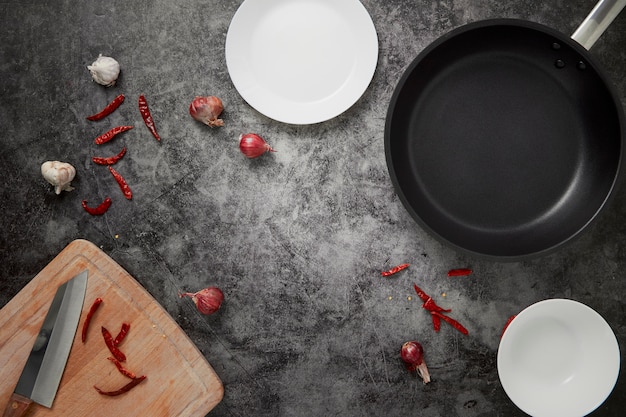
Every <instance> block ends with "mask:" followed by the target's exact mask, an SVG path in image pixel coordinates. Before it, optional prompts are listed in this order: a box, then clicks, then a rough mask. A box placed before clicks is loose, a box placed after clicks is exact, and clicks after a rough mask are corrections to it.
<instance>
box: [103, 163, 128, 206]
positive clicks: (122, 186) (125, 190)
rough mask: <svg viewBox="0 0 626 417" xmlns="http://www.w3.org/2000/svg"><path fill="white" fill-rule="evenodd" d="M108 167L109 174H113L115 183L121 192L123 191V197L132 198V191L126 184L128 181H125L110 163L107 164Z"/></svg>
mask: <svg viewBox="0 0 626 417" xmlns="http://www.w3.org/2000/svg"><path fill="white" fill-rule="evenodd" d="M108 168H109V171H110V172H111V175H113V178H115V181H117V184H118V185H119V186H120V189H121V190H122V193H124V197H126V198H127V199H128V200H130V199H131V198H133V192H132V191H131V189H130V187H129V186H128V183H126V180H125V179H124V177H122V174H120V173H119V172H117V171H116V170H114V169H113V167H111V165H109V167H108Z"/></svg>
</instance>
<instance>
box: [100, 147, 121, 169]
mask: <svg viewBox="0 0 626 417" xmlns="http://www.w3.org/2000/svg"><path fill="white" fill-rule="evenodd" d="M124 155H126V146H124V147H123V148H122V150H121V151H120V152H119V153H118V154H117V155H113V156H109V157H106V158H101V157H99V156H92V157H91V160H92V161H93V162H95V163H96V164H98V165H113V164H115V163H116V162H117V161H119V160H120V159H122V157H123V156H124Z"/></svg>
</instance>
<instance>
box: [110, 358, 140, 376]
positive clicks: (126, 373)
mask: <svg viewBox="0 0 626 417" xmlns="http://www.w3.org/2000/svg"><path fill="white" fill-rule="evenodd" d="M107 359H108V360H110V361H111V362H113V363H114V364H115V367H116V368H117V370H118V371H120V373H121V374H122V375H124V376H125V377H128V378H130V379H135V378H137V375H135V373H134V372H133V371H130V370H128V369H126V368H124V365H122V363H121V362H120V361H118V360H117V359H115V358H114V357H111V356H109V357H108V358H107Z"/></svg>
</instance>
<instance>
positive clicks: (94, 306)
mask: <svg viewBox="0 0 626 417" xmlns="http://www.w3.org/2000/svg"><path fill="white" fill-rule="evenodd" d="M100 304H102V298H100V297H98V298H96V299H95V300H94V302H93V304H92V305H91V308H90V309H89V312H88V313H87V317H85V322H84V323H83V334H82V341H83V343H85V341H86V340H87V331H88V330H89V323H91V318H92V317H93V315H94V313H95V312H96V310H97V309H98V307H100Z"/></svg>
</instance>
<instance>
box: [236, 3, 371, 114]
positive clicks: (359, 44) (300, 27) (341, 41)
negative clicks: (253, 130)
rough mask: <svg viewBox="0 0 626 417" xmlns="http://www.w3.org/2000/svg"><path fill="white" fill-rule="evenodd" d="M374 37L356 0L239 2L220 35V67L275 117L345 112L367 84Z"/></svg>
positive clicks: (244, 93)
mask: <svg viewBox="0 0 626 417" xmlns="http://www.w3.org/2000/svg"><path fill="white" fill-rule="evenodd" d="M377 61H378V37H377V34H376V29H375V27H374V23H373V22H372V19H371V17H370V15H369V13H368V12H367V10H366V9H365V7H363V5H362V4H361V2H360V1H359V0H245V1H244V2H243V3H242V4H241V6H239V9H238V10H237V12H236V13H235V15H234V16H233V19H232V21H231V23H230V27H229V28H228V33H227V35H226V65H227V67H228V72H229V74H230V77H231V79H232V81H233V84H234V85H235V88H236V89H237V91H238V92H239V94H241V96H242V97H243V99H244V100H246V101H247V102H248V104H250V105H251V106H252V107H254V108H255V109H256V110H258V111H259V112H260V113H262V114H264V115H266V116H268V117H270V118H272V119H274V120H278V121H280V122H284V123H291V124H312V123H318V122H323V121H326V120H329V119H331V118H333V117H335V116H338V115H339V114H341V113H343V112H344V111H346V110H347V109H348V108H350V107H351V106H352V105H353V104H354V103H356V101H357V100H358V99H359V98H360V97H361V95H363V93H364V92H365V90H366V89H367V87H368V86H369V84H370V82H371V80H372V77H373V76H374V70H375V69H376V64H377Z"/></svg>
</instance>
